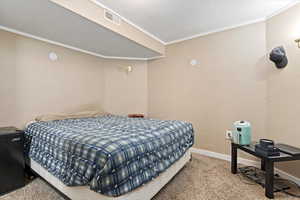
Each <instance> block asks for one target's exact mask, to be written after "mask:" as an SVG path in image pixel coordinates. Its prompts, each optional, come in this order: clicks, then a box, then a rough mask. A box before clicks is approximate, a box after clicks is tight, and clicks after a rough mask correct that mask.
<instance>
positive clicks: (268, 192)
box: [265, 160, 274, 199]
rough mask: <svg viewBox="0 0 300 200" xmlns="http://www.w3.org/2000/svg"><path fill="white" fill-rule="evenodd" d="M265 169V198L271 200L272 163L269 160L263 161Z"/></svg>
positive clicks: (272, 193) (272, 182) (272, 191)
mask: <svg viewBox="0 0 300 200" xmlns="http://www.w3.org/2000/svg"><path fill="white" fill-rule="evenodd" d="M265 169H266V177H265V179H266V182H265V188H266V193H265V194H266V197H268V198H270V199H273V198H274V162H272V161H270V160H266V161H265Z"/></svg>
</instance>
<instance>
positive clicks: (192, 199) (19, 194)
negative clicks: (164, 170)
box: [0, 155, 294, 200]
mask: <svg viewBox="0 0 300 200" xmlns="http://www.w3.org/2000/svg"><path fill="white" fill-rule="evenodd" d="M244 181H245V180H244V179H241V178H240V177H239V176H237V175H232V174H231V173H230V163H229V162H226V161H222V160H217V159H213V158H208V157H204V156H199V155H193V161H192V162H190V163H189V164H187V166H186V167H185V168H184V169H183V170H182V171H181V172H180V173H179V174H178V175H176V177H175V178H174V179H173V180H172V181H171V182H170V183H169V184H168V185H166V186H165V187H164V188H163V189H162V190H161V191H160V192H159V193H158V194H157V195H156V196H155V197H154V199H153V200H262V199H267V198H265V197H264V189H263V188H262V187H260V186H258V185H249V184H246V183H245V182H244ZM63 199H64V198H62V197H61V196H60V195H59V194H58V193H57V192H56V191H55V190H54V189H52V188H51V187H50V186H48V185H47V184H46V183H45V182H44V181H42V180H41V179H35V180H34V181H33V182H31V183H30V184H28V185H27V186H26V187H24V188H22V189H20V190H17V191H15V192H12V193H10V194H8V195H5V196H2V197H0V200H63ZM275 199H278V200H282V199H294V198H291V197H288V196H287V195H285V194H282V193H276V195H275Z"/></svg>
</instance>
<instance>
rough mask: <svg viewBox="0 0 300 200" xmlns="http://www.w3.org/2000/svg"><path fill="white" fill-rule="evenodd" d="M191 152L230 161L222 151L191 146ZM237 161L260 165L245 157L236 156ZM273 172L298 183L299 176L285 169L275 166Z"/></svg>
mask: <svg viewBox="0 0 300 200" xmlns="http://www.w3.org/2000/svg"><path fill="white" fill-rule="evenodd" d="M191 152H192V153H195V154H200V155H204V156H208V157H212V158H217V159H221V160H226V161H229V162H230V161H231V155H227V154H222V153H216V152H213V151H208V150H204V149H197V148H191ZM238 163H239V164H243V165H248V166H255V167H260V162H257V161H254V160H249V159H245V158H240V157H238ZM275 173H277V174H279V175H280V176H281V177H282V178H285V179H289V180H291V181H294V182H295V183H297V184H298V185H300V178H298V177H295V176H293V175H291V174H289V173H287V172H285V171H282V170H280V169H277V168H275Z"/></svg>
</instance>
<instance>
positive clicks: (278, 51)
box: [270, 46, 288, 69]
mask: <svg viewBox="0 0 300 200" xmlns="http://www.w3.org/2000/svg"><path fill="white" fill-rule="evenodd" d="M270 60H271V61H273V62H274V63H275V65H276V67H277V68H278V69H282V68H285V67H286V66H287V64H288V58H287V55H286V52H285V50H284V48H283V46H280V47H276V48H274V49H273V50H272V51H271V53H270Z"/></svg>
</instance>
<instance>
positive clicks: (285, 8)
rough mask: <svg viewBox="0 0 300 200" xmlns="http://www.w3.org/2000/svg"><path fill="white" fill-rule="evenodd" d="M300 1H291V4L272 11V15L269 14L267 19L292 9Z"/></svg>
mask: <svg viewBox="0 0 300 200" xmlns="http://www.w3.org/2000/svg"><path fill="white" fill-rule="evenodd" d="M299 3H300V0H296V1H293V2H291V3H289V4H287V5H286V6H284V7H283V8H281V9H279V10H277V11H275V12H274V13H272V14H271V15H268V16H267V17H266V20H268V19H270V18H272V17H275V16H276V15H279V14H281V13H283V12H284V11H286V10H288V9H290V8H291V7H294V6H296V5H297V4H299Z"/></svg>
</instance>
